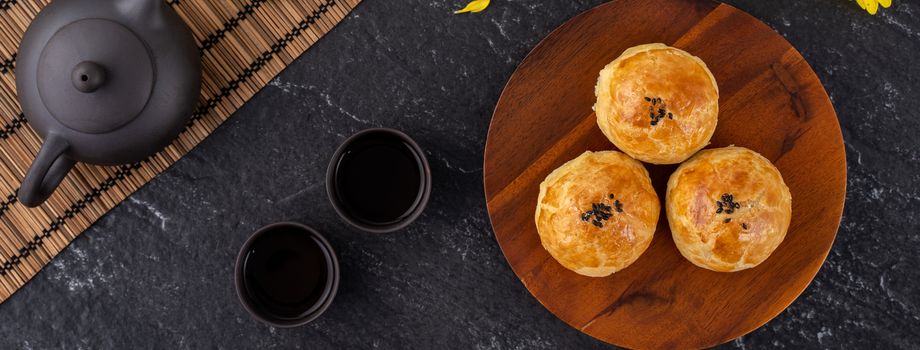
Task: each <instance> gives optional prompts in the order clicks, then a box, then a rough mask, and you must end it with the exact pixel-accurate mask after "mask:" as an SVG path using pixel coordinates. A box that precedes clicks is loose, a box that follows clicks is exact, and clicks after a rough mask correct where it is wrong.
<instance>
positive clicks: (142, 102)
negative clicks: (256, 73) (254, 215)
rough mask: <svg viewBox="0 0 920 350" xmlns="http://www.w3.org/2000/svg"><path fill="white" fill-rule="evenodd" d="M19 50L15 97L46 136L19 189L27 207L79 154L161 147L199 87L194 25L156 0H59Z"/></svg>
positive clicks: (118, 157)
mask: <svg viewBox="0 0 920 350" xmlns="http://www.w3.org/2000/svg"><path fill="white" fill-rule="evenodd" d="M17 57H18V58H17V66H16V90H17V95H18V98H19V102H20V104H21V105H22V110H23V113H24V114H25V117H26V119H27V120H28V122H29V124H30V125H32V127H33V128H34V129H35V131H36V132H37V133H38V134H39V136H41V137H42V139H44V143H43V145H42V147H41V151H39V152H38V155H37V156H36V158H35V161H33V162H32V165H31V167H30V168H29V171H28V172H27V173H26V176H25V179H24V180H23V181H22V186H21V187H20V189H19V201H20V202H21V203H22V204H24V205H26V206H29V207H34V206H37V205H39V204H41V203H42V202H44V201H45V199H47V198H48V197H49V196H50V195H51V193H52V192H53V191H54V189H55V188H57V186H58V185H59V184H60V182H61V180H63V179H64V176H65V175H66V174H67V172H68V171H70V169H71V168H72V167H73V166H74V164H75V162H78V161H79V162H86V163H91V164H98V165H119V164H127V163H133V162H137V161H141V160H143V159H145V158H147V157H149V156H150V155H152V154H154V153H156V152H158V151H160V150H161V149H163V148H164V147H166V146H167V145H168V144H169V143H170V142H172V140H173V139H175V138H176V136H177V135H178V134H179V132H180V131H181V130H182V128H183V126H184V125H185V124H186V123H187V122H188V119H189V116H190V115H191V113H192V110H193V108H194V107H195V103H196V101H197V99H198V95H199V90H200V88H201V61H200V55H199V53H198V47H197V45H196V44H195V40H194V37H193V36H192V33H191V30H189V28H188V27H187V26H186V25H185V23H184V22H183V21H182V19H181V18H179V16H178V15H177V14H176V13H175V12H174V11H173V10H172V9H170V8H169V7H168V6H167V5H166V4H165V3H164V2H163V1H162V0H55V1H53V2H52V3H51V4H49V5H48V6H46V7H45V8H44V9H43V10H42V11H41V12H40V13H39V14H38V15H37V16H36V17H35V20H33V21H32V23H31V24H30V25H29V28H28V29H27V30H26V32H25V35H24V36H23V38H22V43H21V44H20V46H19V54H18V56H17Z"/></svg>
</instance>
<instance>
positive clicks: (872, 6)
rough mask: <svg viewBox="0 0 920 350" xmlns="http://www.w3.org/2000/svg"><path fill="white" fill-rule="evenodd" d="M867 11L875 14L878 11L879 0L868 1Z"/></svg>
mask: <svg viewBox="0 0 920 350" xmlns="http://www.w3.org/2000/svg"><path fill="white" fill-rule="evenodd" d="M866 11H869V14H871V15H874V14H875V13H876V12H878V0H869V1H867V3H866Z"/></svg>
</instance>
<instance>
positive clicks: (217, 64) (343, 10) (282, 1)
mask: <svg viewBox="0 0 920 350" xmlns="http://www.w3.org/2000/svg"><path fill="white" fill-rule="evenodd" d="M360 2H361V0H168V1H167V3H168V4H169V6H170V7H172V8H173V9H174V10H175V11H176V12H177V13H178V14H179V16H181V17H182V19H184V20H185V22H186V23H187V24H188V25H189V27H191V29H192V32H193V33H194V34H195V38H196V39H197V41H198V46H199V49H200V53H201V59H202V70H203V75H202V84H201V96H200V98H199V102H198V107H197V108H196V109H195V112H194V114H193V115H192V117H191V119H190V121H189V122H188V124H187V125H186V127H185V129H184V130H183V131H182V134H181V135H180V136H179V138H178V139H177V140H176V141H175V142H174V143H173V144H172V145H170V146H169V147H167V148H166V149H165V150H164V151H162V152H160V153H158V154H156V155H155V156H152V157H150V158H147V159H146V160H144V161H142V162H139V163H135V164H128V165H123V166H117V167H99V166H91V165H85V164H78V165H77V166H76V167H75V168H74V169H73V170H72V171H71V172H70V174H68V175H67V177H66V178H65V179H64V181H63V182H62V183H61V185H60V187H58V189H57V191H55V193H54V195H53V196H52V197H51V198H50V199H49V200H48V201H47V202H45V204H43V205H42V206H41V207H38V208H33V209H29V208H26V207H25V206H23V205H21V204H19V203H18V201H17V198H16V192H17V190H18V189H19V184H20V182H21V181H22V178H23V177H24V176H25V172H26V170H27V169H28V167H29V165H30V164H31V163H32V160H33V159H35V155H36V153H37V152H38V149H39V147H40V146H41V139H40V138H39V137H38V136H37V135H36V134H35V132H34V131H33V130H32V128H31V127H30V126H29V124H28V122H27V121H26V119H25V117H24V116H23V114H22V112H21V110H20V108H19V103H18V101H17V100H16V88H15V86H16V83H15V76H14V68H15V65H16V49H17V48H18V47H19V41H20V39H21V38H22V34H23V33H24V32H25V30H26V28H27V27H28V25H29V22H30V21H31V20H32V18H34V17H35V15H36V14H37V13H38V11H39V10H40V9H41V8H42V7H43V6H45V5H46V4H48V3H50V0H0V124H2V126H0V261H2V264H0V302H2V301H5V300H6V299H7V298H9V296H10V295H11V294H13V293H14V292H15V291H16V290H17V289H19V288H20V287H22V286H23V285H24V284H25V283H26V282H27V281H29V279H31V278H32V277H33V276H35V274H36V273H38V271H39V270H41V268H42V267H43V266H45V264H47V263H48V262H49V261H50V260H51V259H52V258H53V257H54V256H55V255H57V254H58V253H59V252H61V250H63V249H64V248H65V247H66V246H67V245H68V244H69V243H70V242H71V241H72V240H73V239H74V238H76V237H77V235H79V234H80V233H81V232H83V231H84V230H86V229H87V228H88V227H89V226H90V225H91V224H92V223H93V222H95V221H96V219H98V218H99V217H100V216H102V215H103V214H105V213H106V212H108V211H109V210H110V209H112V208H113V207H115V205H117V204H118V203H120V202H121V201H122V200H124V199H125V198H126V197H127V196H128V195H129V194H131V193H132V192H134V191H135V190H137V189H138V188H140V187H141V186H143V185H144V184H145V183H147V181H150V179H152V178H153V177H154V176H156V175H157V174H158V173H160V172H161V171H163V170H165V169H166V168H168V167H169V166H170V165H171V164H173V163H174V162H176V161H177V160H179V158H181V157H182V155H184V154H186V153H187V152H188V151H189V150H191V149H192V148H193V147H195V145H197V144H198V143H199V142H201V140H203V139H204V138H205V137H207V136H208V135H209V134H210V133H211V132H212V131H214V129H215V128H217V126H218V125H220V124H221V123H222V122H223V121H224V120H226V119H227V118H228V117H229V116H230V115H231V114H232V113H233V112H234V111H236V109H237V108H239V107H240V106H242V105H243V103H244V102H246V101H247V100H248V99H249V98H251V97H252V96H253V95H254V94H255V93H256V91H258V90H259V89H261V88H262V87H264V86H265V85H266V84H267V83H268V82H269V81H270V80H271V79H272V78H273V77H274V76H275V75H276V74H278V73H279V72H281V70H282V69H284V67H285V66H287V65H288V64H289V63H291V61H293V60H294V59H295V58H297V56H299V55H300V54H302V53H303V52H304V51H306V50H307V49H308V48H310V46H311V45H313V44H314V43H316V41H317V40H319V38H320V37H322V36H323V35H324V34H326V33H327V32H328V31H329V30H331V29H332V27H333V26H335V25H336V24H337V23H338V22H339V21H341V20H342V19H343V18H344V17H345V16H346V15H347V14H348V13H349V12H350V11H351V10H352V9H353V8H354V7H355V6H357V5H358V3H360Z"/></svg>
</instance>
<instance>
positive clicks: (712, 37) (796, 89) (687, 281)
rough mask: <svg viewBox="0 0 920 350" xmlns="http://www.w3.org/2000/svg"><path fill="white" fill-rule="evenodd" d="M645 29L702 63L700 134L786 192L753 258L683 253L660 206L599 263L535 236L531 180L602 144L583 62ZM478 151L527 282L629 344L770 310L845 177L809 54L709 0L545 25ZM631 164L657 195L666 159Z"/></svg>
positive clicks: (804, 282) (627, 6)
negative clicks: (700, 258) (746, 156)
mask: <svg viewBox="0 0 920 350" xmlns="http://www.w3.org/2000/svg"><path fill="white" fill-rule="evenodd" d="M655 42H660V43H665V44H668V45H671V46H675V47H678V48H681V49H684V50H686V51H688V52H690V53H691V54H694V55H696V56H699V57H700V58H702V59H703V60H704V61H705V62H706V63H707V65H708V66H709V68H710V69H711V70H712V73H713V74H714V75H715V77H716V80H717V81H718V84H719V90H720V95H721V96H720V101H719V102H720V116H719V125H718V128H717V129H716V132H715V135H714V136H713V138H712V144H711V145H710V146H709V147H724V146H727V145H731V144H734V145H739V146H744V147H748V148H750V149H753V150H755V151H757V152H760V153H761V154H763V155H764V156H765V157H767V158H768V159H770V160H771V161H773V163H774V164H776V166H777V167H778V168H779V170H780V171H781V172H782V174H783V177H784V179H785V181H786V184H787V185H788V186H789V189H790V190H791V192H792V213H793V217H792V224H791V226H790V227H789V233H788V234H787V236H786V239H785V241H783V243H782V244H781V245H780V246H779V248H778V249H777V250H776V252H774V253H773V255H772V256H771V257H770V258H769V259H767V261H765V262H764V263H763V264H761V265H760V266H757V267H756V268H753V269H749V270H745V271H741V272H735V273H717V272H712V271H708V270H704V269H702V268H699V267H696V266H694V265H693V264H691V263H690V262H688V261H687V260H685V259H684V258H683V257H682V256H681V255H680V252H678V250H677V248H676V247H675V246H674V242H673V241H672V240H671V232H670V231H669V230H668V223H667V218H666V216H665V214H664V213H663V212H662V213H661V219H660V221H659V222H658V231H657V232H656V233H655V238H654V240H653V242H652V244H651V246H650V247H649V249H648V250H647V251H646V252H645V253H644V254H643V255H642V256H641V257H640V258H639V259H638V260H637V261H636V262H635V263H634V264H633V265H631V266H629V267H628V268H626V269H625V270H623V271H620V272H617V273H615V274H613V275H611V276H609V277H604V278H591V277H584V276H580V275H578V274H575V273H574V272H572V271H569V270H567V269H565V268H564V267H562V266H561V265H559V264H558V263H557V262H556V260H554V259H553V258H552V257H551V256H550V255H549V253H547V252H546V250H544V249H543V247H542V246H541V244H540V238H539V236H538V235H537V231H536V226H535V225H534V210H535V206H536V201H537V194H538V193H539V184H540V182H542V181H543V179H544V178H545V177H546V175H548V174H549V173H550V172H551V171H552V170H553V169H555V168H556V167H558V166H560V165H562V164H563V163H565V162H566V161H568V160H570V159H572V158H574V157H576V156H578V155H579V154H581V153H582V152H584V151H585V150H593V151H598V150H609V149H615V148H614V146H613V145H612V144H611V143H610V142H609V141H608V140H607V139H606V138H605V137H604V136H603V134H601V132H600V130H598V128H597V123H596V121H595V116H594V113H593V111H592V108H591V107H592V106H593V105H594V101H595V97H594V85H595V83H596V80H597V75H598V72H599V71H600V70H601V68H603V67H604V66H605V65H606V64H607V63H609V62H610V61H612V60H613V59H615V58H616V57H617V56H619V55H620V53H622V52H623V50H626V49H627V48H629V47H632V46H635V45H639V44H646V43H655ZM484 163H485V164H484V167H485V170H484V182H485V193H486V200H487V204H488V209H489V215H490V216H491V219H492V227H493V229H494V230H495V236H496V239H497V240H498V243H499V244H500V245H501V248H502V250H503V252H504V254H505V257H506V258H507V260H508V263H509V264H510V265H511V268H512V269H513V270H514V272H515V273H516V274H517V276H518V277H519V278H520V279H521V281H522V282H523V283H524V285H525V286H526V287H527V289H528V290H530V292H531V293H532V294H533V295H534V296H535V297H536V298H537V299H538V300H539V301H540V302H541V303H543V305H544V306H546V308H547V309H549V310H550V311H551V312H552V313H554V314H555V315H556V316H558V317H559V318H560V319H562V320H563V321H565V322H566V323H568V324H569V325H571V326H572V327H575V328H576V329H579V330H581V331H583V332H585V333H587V334H589V335H591V336H593V337H596V338H598V339H600V340H603V341H606V342H609V343H612V344H616V345H620V346H625V347H630V348H697V347H708V346H712V345H716V344H719V343H722V342H726V341H729V340H731V339H734V338H736V337H738V336H741V335H744V334H746V333H748V332H750V331H752V330H754V329H756V328H757V327H759V326H761V325H763V324H764V323H766V322H767V321H769V320H770V319H771V318H773V317H775V316H776V315H777V314H779V313H780V312H781V311H782V310H783V309H785V308H786V307H787V306H789V304H790V303H792V301H793V300H794V299H795V298H796V297H797V296H798V295H799V294H800V293H801V292H802V291H803V290H804V289H805V287H806V286H808V284H809V282H811V280H812V278H813V277H814V276H815V274H816V273H817V272H818V269H819V268H820V267H821V264H822V263H823V262H824V259H825V257H826V256H827V253H828V251H829V250H830V248H831V245H832V243H833V241H834V237H835V235H836V233H837V227H838V226H839V224H840V217H841V213H842V211H843V202H844V197H845V193H846V157H845V153H844V146H843V139H842V137H841V133H840V126H839V124H838V123H837V116H836V114H835V113H834V108H833V106H831V102H830V100H829V99H828V96H827V93H826V92H825V91H824V88H823V86H822V85H821V82H820V81H819V80H818V78H817V76H815V73H814V72H813V71H812V69H811V67H810V66H809V65H808V63H806V62H805V60H804V59H803V58H802V56H801V55H800V54H799V52H798V51H796V49H795V48H793V47H792V46H791V45H790V44H789V43H788V42H786V40H784V39H783V38H782V37H781V36H779V35H778V34H777V33H776V32H774V31H773V30H772V29H771V28H770V27H768V26H766V25H765V24H763V23H761V22H760V21H758V20H757V19H755V18H754V17H751V16H750V15H748V14H746V13H744V12H742V11H740V10H738V9H736V8H734V7H731V6H729V5H724V4H717V3H714V2H711V1H708V0H703V1H700V0H648V1H628V0H619V1H612V2H610V3H607V4H604V5H601V6H598V7H597V8H594V9H592V10H590V11H588V12H585V13H583V14H581V15H579V16H577V17H575V18H574V19H572V20H570V21H569V22H568V23H566V24H565V25H563V26H562V27H560V28H559V29H557V30H556V31H554V32H553V33H552V34H550V35H549V36H548V37H547V38H546V39H545V40H543V42H541V43H540V44H539V45H538V46H537V47H536V48H535V49H534V50H533V52H531V53H530V55H528V56H527V58H526V59H525V60H524V62H523V63H522V64H521V65H520V67H519V68H518V69H517V71H516V72H515V73H514V75H513V76H512V77H511V79H510V80H509V81H508V85H507V87H506V88H505V91H504V93H503V94H502V96H501V99H500V100H499V102H498V105H497V106H496V108H495V114H494V116H493V118H492V124H491V126H490V128H489V137H488V140H487V142H486V149H485V161H484ZM646 167H647V168H648V169H649V172H650V173H651V176H652V182H653V184H654V186H655V189H656V191H658V194H659V196H660V197H661V207H662V210H663V208H664V207H665V205H664V193H665V187H666V183H667V179H668V176H669V175H670V174H671V172H673V171H674V169H675V168H676V166H675V165H672V166H658V165H648V164H646Z"/></svg>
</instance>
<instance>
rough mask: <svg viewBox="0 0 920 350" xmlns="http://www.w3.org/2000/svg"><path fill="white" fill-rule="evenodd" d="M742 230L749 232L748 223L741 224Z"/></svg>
mask: <svg viewBox="0 0 920 350" xmlns="http://www.w3.org/2000/svg"><path fill="white" fill-rule="evenodd" d="M741 228H743V229H745V230H747V229H748V225H747V223H743V222H742V223H741Z"/></svg>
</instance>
